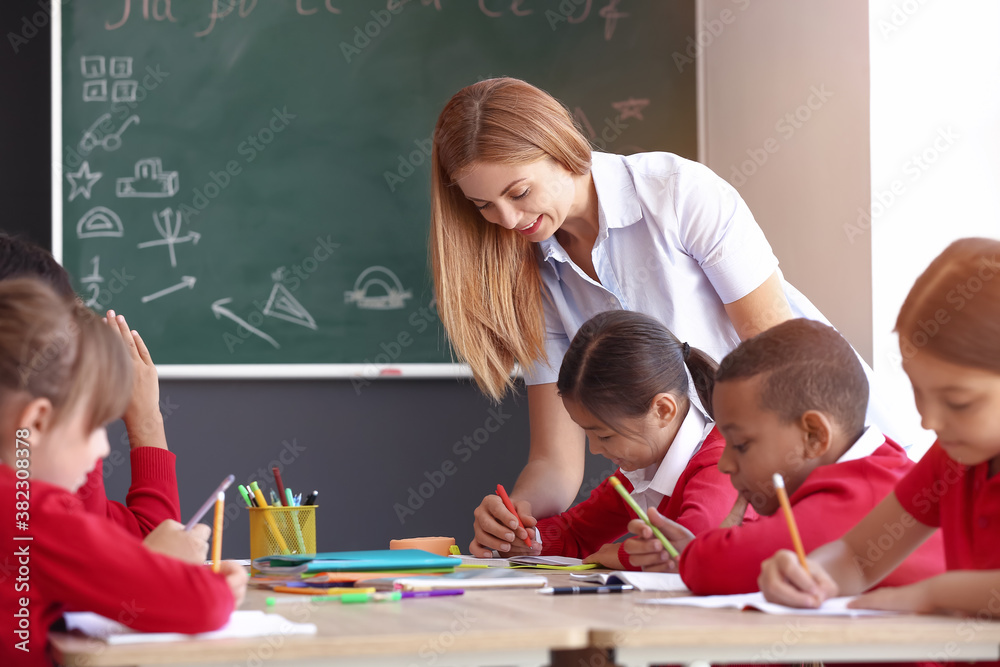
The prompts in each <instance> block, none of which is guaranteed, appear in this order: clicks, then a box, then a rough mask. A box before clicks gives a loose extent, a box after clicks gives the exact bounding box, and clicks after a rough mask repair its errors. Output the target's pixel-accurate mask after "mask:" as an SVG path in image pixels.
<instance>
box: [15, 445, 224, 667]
mask: <svg viewBox="0 0 1000 667" xmlns="http://www.w3.org/2000/svg"><path fill="white" fill-rule="evenodd" d="M133 479H135V478H133ZM17 481H18V480H17V479H16V477H15V473H14V469H12V468H10V467H8V466H6V465H3V464H0V543H2V549H3V551H2V552H0V564H2V565H3V568H2V570H0V609H3V610H4V613H3V617H2V620H0V636H2V638H3V640H2V641H0V665H18V666H19V667H41V666H42V665H51V664H52V660H51V658H50V657H49V655H48V652H47V643H48V631H49V627H50V626H51V625H52V623H53V622H55V621H56V620H58V619H59V618H60V617H61V615H62V613H63V610H64V608H66V607H71V608H73V609H79V610H87V611H93V612H96V613H98V614H101V615H102V616H106V617H108V618H111V619H114V620H117V621H119V622H121V623H123V624H125V625H127V626H129V627H132V628H135V629H136V630H141V631H162V632H187V633H194V632H208V631H210V630H215V629H217V628H219V627H221V626H222V625H223V624H224V623H225V622H226V621H227V620H228V619H229V614H230V612H231V611H232V610H233V597H232V594H231V593H230V592H229V586H228V585H227V584H226V581H225V578H224V577H223V576H222V575H221V574H214V573H213V572H212V571H211V569H209V568H207V567H204V566H200V565H189V564H187V563H183V562H181V561H179V560H175V559H173V558H169V557H167V556H163V555H160V554H156V553H153V552H151V551H149V550H148V549H146V547H144V546H143V545H142V542H141V540H140V538H139V537H137V536H135V535H132V534H131V533H129V532H127V531H126V530H125V529H123V528H122V527H121V526H119V525H116V524H115V523H113V522H111V521H108V520H107V519H106V518H104V517H99V516H94V515H93V514H91V513H90V512H87V511H85V510H84V508H83V504H82V503H81V502H80V500H79V499H77V498H76V497H75V496H74V495H72V494H70V493H69V492H68V491H66V490H64V489H61V488H59V487H57V486H54V485H52V484H47V483H45V482H42V481H38V480H29V481H30V487H29V488H28V509H27V515H28V516H27V519H26V522H27V530H18V529H17V528H16V524H15V521H18V520H25V517H24V516H16V513H17V512H18V511H19V510H18V509H17V507H16V505H15V503H16V502H24V491H23V490H21V489H18V488H17V487H16V483H17ZM141 486H142V484H141V481H140V480H136V481H134V482H133V487H132V488H133V490H135V489H137V487H141ZM19 490H20V491H21V494H22V495H21V496H20V497H19V498H17V497H16V496H15V494H16V493H17V492H18V491H19ZM23 507H24V506H23V505H22V508H23ZM17 537H30V538H31V539H30V540H23V541H22V540H16V539H15V538H17ZM25 552H27V553H26V555H25ZM22 603H25V604H22ZM24 610H26V611H24ZM18 613H22V614H25V615H26V616H27V619H26V621H25V622H26V624H27V629H23V630H22V629H21V627H20V623H21V621H22V620H23V619H22V618H19V617H18V616H17V614H18ZM19 631H21V632H24V633H26V634H22V635H19V634H17V633H18V632H19ZM23 641H27V643H26V644H21V642H23ZM18 645H20V646H22V647H24V648H26V649H28V650H27V651H24V650H21V649H19V648H18Z"/></svg>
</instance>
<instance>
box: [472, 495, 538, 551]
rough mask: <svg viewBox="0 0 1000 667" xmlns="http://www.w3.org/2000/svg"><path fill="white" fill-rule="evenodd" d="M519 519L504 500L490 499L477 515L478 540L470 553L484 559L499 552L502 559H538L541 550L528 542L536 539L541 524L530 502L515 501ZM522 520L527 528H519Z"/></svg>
mask: <svg viewBox="0 0 1000 667" xmlns="http://www.w3.org/2000/svg"><path fill="white" fill-rule="evenodd" d="M514 508H515V509H516V510H517V516H514V514H513V513H511V512H510V511H509V510H508V509H507V508H506V507H505V506H504V503H503V500H501V499H500V496H496V495H490V496H486V498H484V499H483V502H482V503H481V504H480V505H479V507H477V508H476V511H475V512H474V514H475V517H476V521H475V523H474V524H473V527H474V528H475V537H474V538H473V539H472V542H471V543H470V544H469V553H470V554H472V555H473V556H479V557H481V558H490V557H491V556H492V555H493V553H492V552H493V550H494V549H496V550H497V552H499V553H500V555H501V556H503V557H507V556H537V555H538V554H539V553H541V548H540V547H539V546H538V544H537V543H535V542H532V546H530V547H529V546H528V545H527V543H525V541H524V539H525V538H528V539H531V538H532V537H534V535H535V524H536V523H538V522H537V521H536V520H535V517H533V516H532V515H531V503H529V502H527V501H526V500H518V501H514ZM518 517H520V519H521V523H522V524H524V528H521V527H520V526H519V525H518V522H517V519H518Z"/></svg>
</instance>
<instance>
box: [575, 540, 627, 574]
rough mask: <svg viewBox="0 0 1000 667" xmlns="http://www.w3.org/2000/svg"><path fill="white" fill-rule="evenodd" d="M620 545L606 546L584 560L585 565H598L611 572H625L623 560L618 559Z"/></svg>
mask: <svg viewBox="0 0 1000 667" xmlns="http://www.w3.org/2000/svg"><path fill="white" fill-rule="evenodd" d="M620 546H621V545H620V544H618V543H612V544H605V545H604V546H603V547H601V548H600V549H598V550H597V551H595V552H594V553H592V554H590V555H589V556H587V557H586V558H584V559H583V562H584V563H597V564H598V565H600V566H601V567H606V568H608V569H609V570H624V569H625V566H624V565H622V562H621V560H619V558H618V548H619V547H620Z"/></svg>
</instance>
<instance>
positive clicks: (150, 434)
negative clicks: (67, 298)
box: [105, 310, 167, 449]
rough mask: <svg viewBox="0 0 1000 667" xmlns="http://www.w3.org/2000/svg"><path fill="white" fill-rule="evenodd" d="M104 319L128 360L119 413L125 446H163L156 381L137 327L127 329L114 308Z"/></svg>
mask: <svg viewBox="0 0 1000 667" xmlns="http://www.w3.org/2000/svg"><path fill="white" fill-rule="evenodd" d="M105 320H106V321H107V323H108V326H110V327H111V328H112V330H113V331H116V332H117V333H118V334H119V335H120V336H121V339H122V341H123V342H124V343H125V348H126V349H127V350H128V356H129V359H131V360H132V396H131V398H130V399H129V403H128V407H127V408H125V416H124V417H123V419H124V421H125V429H126V430H127V431H128V441H129V446H130V447H131V448H132V449H135V448H136V447H139V446H145V447H161V448H163V449H166V448H167V437H166V433H165V432H164V430H163V415H161V414H160V383H159V378H158V377H157V374H156V366H154V365H153V359H152V357H150V356H149V350H148V349H147V348H146V343H144V342H143V340H142V337H141V336H139V332H138V331H131V330H129V328H128V323H127V322H126V321H125V317H124V316H123V315H117V316H116V315H115V311H113V310H109V311H108V313H107V315H106V316H105Z"/></svg>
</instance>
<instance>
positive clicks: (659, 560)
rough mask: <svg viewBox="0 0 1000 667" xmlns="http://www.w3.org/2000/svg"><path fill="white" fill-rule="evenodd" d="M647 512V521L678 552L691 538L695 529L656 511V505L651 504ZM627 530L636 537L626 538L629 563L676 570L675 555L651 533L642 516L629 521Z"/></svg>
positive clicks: (659, 569)
mask: <svg viewBox="0 0 1000 667" xmlns="http://www.w3.org/2000/svg"><path fill="white" fill-rule="evenodd" d="M647 514H648V516H649V521H650V523H652V524H653V525H654V526H656V527H657V528H659V529H660V531H661V532H662V533H663V535H664V537H666V538H667V540H669V541H670V543H671V544H672V545H674V548H676V549H677V552H678V553H683V552H684V548H685V547H687V545H688V543H689V542H690V541H691V540H693V539H694V533H692V532H691V531H690V530H688V529H687V528H685V527H684V526H682V525H680V524H679V523H677V522H676V521H671V520H670V519H667V518H666V517H664V516H663V515H662V514H660V513H659V512H657V511H656V508H655V507H650V508H649V512H648V513H647ZM628 530H629V532H630V533H632V534H633V535H635V537H630V538H629V539H627V540H625V553H627V554H628V559H629V560H630V561H631V562H632V565H635V566H637V567H641V568H642V569H643V570H645V571H647V572H676V571H677V559H675V558H672V557H671V556H670V554H669V553H667V550H666V549H665V548H664V546H663V542H661V541H660V540H659V538H657V537H656V535H654V534H653V531H652V530H651V529H650V527H649V526H647V525H646V523H645V522H644V521H643V520H642V519H632V520H631V521H629V523H628Z"/></svg>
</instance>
